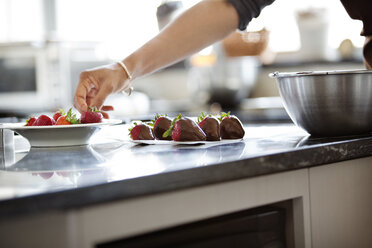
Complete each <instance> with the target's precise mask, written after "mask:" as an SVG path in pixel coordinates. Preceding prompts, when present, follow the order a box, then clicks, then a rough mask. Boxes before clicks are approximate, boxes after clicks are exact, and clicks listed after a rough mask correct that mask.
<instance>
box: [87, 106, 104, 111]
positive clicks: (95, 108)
mask: <svg viewBox="0 0 372 248" xmlns="http://www.w3.org/2000/svg"><path fill="white" fill-rule="evenodd" d="M88 108H89V111H91V112H101V111H100V110H99V109H98V108H97V107H96V106H94V107H90V106H89V107H88Z"/></svg>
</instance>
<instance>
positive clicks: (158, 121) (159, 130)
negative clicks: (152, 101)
mask: <svg viewBox="0 0 372 248" xmlns="http://www.w3.org/2000/svg"><path fill="white" fill-rule="evenodd" d="M171 124H172V120H171V119H170V118H169V117H167V116H166V115H159V114H156V115H155V120H153V121H152V123H151V124H149V125H150V126H152V127H153V131H154V136H155V138H156V139H158V140H172V137H171V136H170V135H169V136H168V137H163V134H164V133H165V131H167V130H168V129H169V127H170V126H171Z"/></svg>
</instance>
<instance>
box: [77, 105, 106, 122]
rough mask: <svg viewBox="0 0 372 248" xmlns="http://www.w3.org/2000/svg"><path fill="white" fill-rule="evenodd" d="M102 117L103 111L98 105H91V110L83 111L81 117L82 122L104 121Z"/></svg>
mask: <svg viewBox="0 0 372 248" xmlns="http://www.w3.org/2000/svg"><path fill="white" fill-rule="evenodd" d="M102 118H103V116H102V114H101V112H100V111H99V110H98V109H97V108H96V107H94V108H91V107H89V110H88V111H87V112H83V113H82V114H81V117H80V119H81V123H99V122H102Z"/></svg>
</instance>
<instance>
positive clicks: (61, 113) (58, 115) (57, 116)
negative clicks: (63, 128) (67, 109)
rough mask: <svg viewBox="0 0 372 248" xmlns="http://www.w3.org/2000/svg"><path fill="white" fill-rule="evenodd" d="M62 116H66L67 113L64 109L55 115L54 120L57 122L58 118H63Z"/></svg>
mask: <svg viewBox="0 0 372 248" xmlns="http://www.w3.org/2000/svg"><path fill="white" fill-rule="evenodd" d="M62 115H65V113H64V112H63V109H60V110H59V111H57V112H55V113H54V115H53V119H54V120H55V121H57V120H58V118H59V117H61V116H62Z"/></svg>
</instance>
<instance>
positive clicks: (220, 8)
mask: <svg viewBox="0 0 372 248" xmlns="http://www.w3.org/2000/svg"><path fill="white" fill-rule="evenodd" d="M272 2H273V0H204V1H202V2H200V3H198V4H196V5H195V6H193V7H192V8H190V9H188V10H187V11H185V12H184V13H183V14H182V15H180V16H179V17H178V18H177V19H176V20H175V21H173V22H172V23H171V24H170V25H168V26H167V27H165V28H164V29H163V30H162V31H161V32H160V33H159V34H158V35H157V36H155V37H154V38H153V39H152V40H150V41H148V42H147V43H146V44H144V45H143V46H142V47H141V48H139V49H138V50H137V51H135V52H133V53H132V54H131V55H129V56H128V57H127V58H125V59H124V60H123V61H122V62H123V63H124V64H125V65H126V67H127V69H128V72H129V73H130V75H131V76H132V79H136V78H139V77H141V76H144V75H146V74H149V73H152V72H154V71H156V70H159V69H161V68H163V67H166V66H168V65H170V64H173V63H175V62H177V61H180V60H182V59H184V58H185V57H187V56H189V55H191V54H193V53H195V52H197V51H199V50H201V49H203V48H204V47H206V46H208V45H211V44H213V43H214V42H216V41H218V40H221V39H223V38H224V37H226V36H227V35H229V34H230V33H231V32H233V31H234V30H236V29H237V28H240V29H244V28H245V27H246V25H247V24H248V22H249V21H250V20H251V19H252V18H253V17H257V16H258V15H259V13H260V11H261V9H262V8H263V7H264V6H266V5H268V4H270V3H272ZM238 8H239V11H238ZM240 8H241V9H240ZM129 87H130V81H129V80H128V74H127V73H126V72H125V70H124V69H123V68H122V67H121V66H120V65H119V64H111V65H106V66H103V67H99V68H95V69H91V70H87V71H84V72H82V73H81V76H80V80H79V84H78V87H77V89H76V92H75V97H74V106H75V108H76V109H77V110H79V111H80V112H83V111H86V110H87V109H88V106H96V107H97V108H101V107H102V106H103V104H104V101H105V99H106V98H107V96H108V95H109V94H112V93H115V92H119V91H123V90H126V89H128V88H129ZM105 108H107V107H105ZM106 116H107V115H106Z"/></svg>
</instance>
